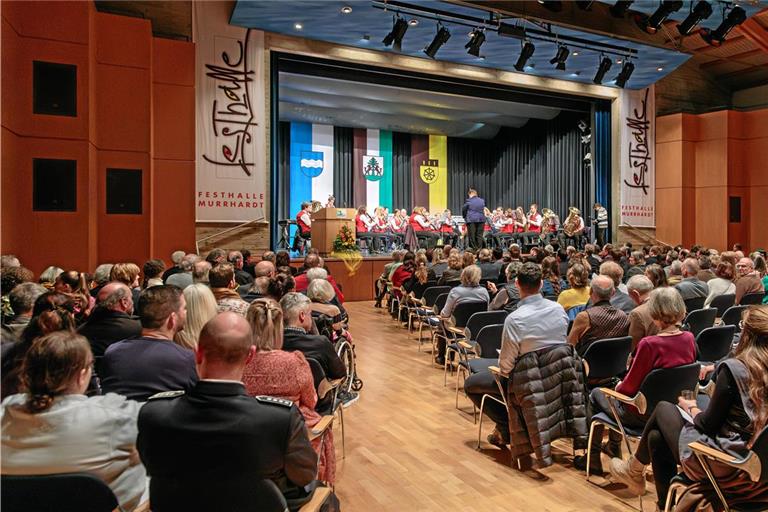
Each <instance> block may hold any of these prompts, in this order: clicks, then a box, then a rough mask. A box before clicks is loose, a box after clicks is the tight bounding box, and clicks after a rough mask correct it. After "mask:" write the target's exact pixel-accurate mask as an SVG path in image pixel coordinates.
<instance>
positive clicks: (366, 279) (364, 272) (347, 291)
mask: <svg viewBox="0 0 768 512" xmlns="http://www.w3.org/2000/svg"><path fill="white" fill-rule="evenodd" d="M323 261H325V266H326V267H328V270H329V271H330V272H331V275H332V276H333V278H334V279H335V280H336V282H337V283H339V285H341V291H342V293H344V300H345V301H356V300H373V299H374V298H375V292H374V290H375V288H374V287H375V284H376V279H378V278H379V276H380V275H381V271H382V270H383V269H384V265H386V264H387V263H389V262H390V261H392V257H391V256H366V257H363V260H362V261H361V262H360V266H359V267H358V268H357V270H356V271H355V273H354V275H350V272H349V270H348V269H347V265H346V264H345V263H344V261H343V260H341V259H339V258H331V257H328V258H323ZM303 262H304V259H303V258H295V259H293V260H291V265H293V266H295V267H299V266H301V264H302V263H303Z"/></svg>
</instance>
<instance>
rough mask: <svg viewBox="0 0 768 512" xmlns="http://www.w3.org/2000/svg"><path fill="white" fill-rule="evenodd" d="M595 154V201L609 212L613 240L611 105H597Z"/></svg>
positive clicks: (608, 235)
mask: <svg viewBox="0 0 768 512" xmlns="http://www.w3.org/2000/svg"><path fill="white" fill-rule="evenodd" d="M592 137H593V138H594V141H593V142H594V146H595V154H594V155H593V156H592V163H593V165H594V166H595V200H596V201H597V202H598V203H600V204H601V205H603V206H604V207H605V209H606V210H608V215H609V218H608V234H607V236H606V240H612V238H611V219H610V212H611V211H612V210H611V105H610V103H607V104H604V105H603V104H596V105H595V129H594V130H592Z"/></svg>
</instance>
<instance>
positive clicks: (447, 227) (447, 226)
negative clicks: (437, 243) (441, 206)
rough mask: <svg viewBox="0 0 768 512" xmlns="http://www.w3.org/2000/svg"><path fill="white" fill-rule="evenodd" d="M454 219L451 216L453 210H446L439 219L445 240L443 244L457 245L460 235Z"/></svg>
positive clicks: (441, 234) (441, 233) (441, 232)
mask: <svg viewBox="0 0 768 512" xmlns="http://www.w3.org/2000/svg"><path fill="white" fill-rule="evenodd" d="M453 224H454V223H453V217H452V216H451V210H449V209H448V208H446V209H445V210H443V214H442V215H441V216H440V218H439V219H438V225H439V226H440V236H441V237H442V239H443V244H447V245H452V246H455V245H456V241H457V240H458V238H459V235H458V233H457V231H456V228H455V227H454V225H453Z"/></svg>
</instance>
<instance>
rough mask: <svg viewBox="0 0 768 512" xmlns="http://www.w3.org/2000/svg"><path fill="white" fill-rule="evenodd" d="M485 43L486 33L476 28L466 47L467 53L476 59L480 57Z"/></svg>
mask: <svg viewBox="0 0 768 512" xmlns="http://www.w3.org/2000/svg"><path fill="white" fill-rule="evenodd" d="M484 42H485V31H484V30H482V29H479V28H476V29H475V30H473V31H472V33H471V34H470V36H469V42H468V43H467V44H465V45H464V48H466V49H467V53H468V54H470V55H473V56H475V57H480V47H481V46H483V43H484Z"/></svg>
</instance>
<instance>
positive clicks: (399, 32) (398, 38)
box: [381, 15, 408, 51]
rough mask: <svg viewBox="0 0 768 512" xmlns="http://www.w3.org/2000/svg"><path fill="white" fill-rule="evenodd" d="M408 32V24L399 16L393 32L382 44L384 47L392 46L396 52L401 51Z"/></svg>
mask: <svg viewBox="0 0 768 512" xmlns="http://www.w3.org/2000/svg"><path fill="white" fill-rule="evenodd" d="M406 30H408V22H407V21H405V20H404V19H403V18H401V17H400V15H397V16H396V17H395V21H394V23H393V25H392V31H391V32H390V33H389V34H387V35H386V36H385V37H384V39H383V40H382V41H381V42H382V43H384V46H392V47H393V48H394V49H395V50H397V51H400V49H401V48H402V45H403V37H405V31H406Z"/></svg>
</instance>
